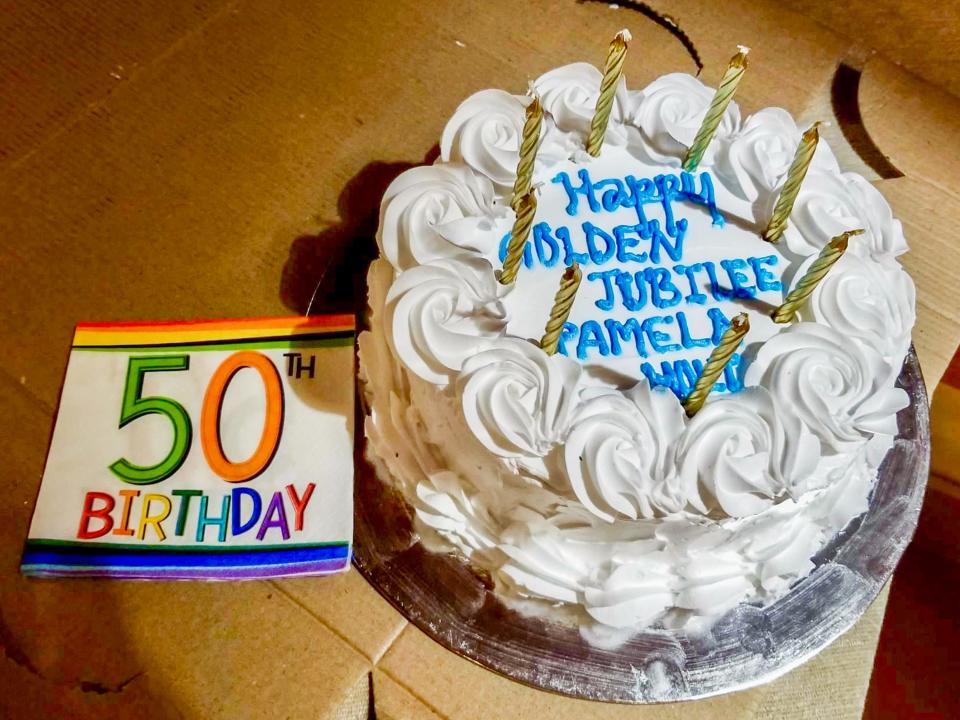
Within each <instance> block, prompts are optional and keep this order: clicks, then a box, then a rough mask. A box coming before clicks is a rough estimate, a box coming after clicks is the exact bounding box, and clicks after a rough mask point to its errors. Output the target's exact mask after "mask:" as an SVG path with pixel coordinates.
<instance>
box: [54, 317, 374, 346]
mask: <svg viewBox="0 0 960 720" xmlns="http://www.w3.org/2000/svg"><path fill="white" fill-rule="evenodd" d="M355 332H356V328H355V321H354V317H353V316H352V315H314V316H300V317H275V318H256V319H252V320H251V319H236V320H196V321H194V320H187V321H176V322H112V323H78V324H77V326H76V329H75V331H74V334H73V349H74V350H78V351H88V352H91V351H92V352H111V351H113V352H128V351H136V350H139V349H144V350H145V349H151V348H152V349H155V350H160V351H166V350H169V351H174V350H191V351H200V350H227V349H232V348H236V347H246V348H288V347H327V346H329V347H337V346H344V345H351V344H353V341H354V335H355Z"/></svg>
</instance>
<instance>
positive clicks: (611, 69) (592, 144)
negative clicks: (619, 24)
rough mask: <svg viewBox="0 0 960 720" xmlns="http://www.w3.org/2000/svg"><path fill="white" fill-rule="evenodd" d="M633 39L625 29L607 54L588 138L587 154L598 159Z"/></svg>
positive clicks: (614, 40)
mask: <svg viewBox="0 0 960 720" xmlns="http://www.w3.org/2000/svg"><path fill="white" fill-rule="evenodd" d="M632 39H633V38H632V37H631V35H630V31H629V30H627V29H623V30H621V31H620V32H618V33H617V35H616V37H614V38H613V42H611V43H610V50H609V51H608V52H607V62H606V64H605V65H604V67H603V80H602V81H601V82H600V95H599V96H598V97H597V107H596V109H595V110H594V111H593V119H592V120H591V121H590V136H589V137H588V138H587V152H588V153H590V154H591V155H593V157H598V156H599V155H600V148H601V147H602V146H603V136H604V135H606V134H607V123H609V122H610V111H611V110H613V98H614V96H615V95H616V94H617V83H619V82H620V76H621V75H622V74H623V61H624V60H625V59H626V57H627V43H629V42H630V41H631V40H632Z"/></svg>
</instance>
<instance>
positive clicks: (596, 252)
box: [499, 168, 783, 398]
mask: <svg viewBox="0 0 960 720" xmlns="http://www.w3.org/2000/svg"><path fill="white" fill-rule="evenodd" d="M552 182H553V183H554V184H556V185H558V186H560V187H561V188H562V189H563V191H564V193H565V195H566V205H565V208H564V210H565V212H566V214H567V215H568V216H569V217H571V218H577V217H578V216H580V215H581V214H584V213H589V214H590V220H584V221H583V222H580V223H579V224H571V225H565V224H564V225H558V226H557V227H552V226H551V225H550V223H548V222H538V223H535V224H534V226H533V228H532V231H531V237H530V239H529V240H528V241H527V243H526V246H525V247H524V252H523V264H524V265H525V266H526V267H528V268H532V267H534V266H535V265H538V264H539V265H541V266H543V267H547V268H549V267H553V266H555V265H557V264H561V263H562V264H563V265H565V266H568V265H572V264H573V263H574V262H576V263H578V264H579V265H582V266H585V267H588V268H590V267H591V266H592V268H591V270H590V271H589V272H586V274H585V277H584V279H585V280H586V282H587V283H593V284H594V285H596V286H599V287H598V288H597V290H598V291H597V292H594V293H593V296H594V297H597V299H595V300H594V301H593V305H594V306H595V307H596V308H597V310H599V311H601V312H602V313H603V315H602V316H600V317H598V318H597V319H590V320H585V321H583V322H581V323H570V322H568V323H566V324H565V325H564V328H563V332H562V334H561V336H560V341H559V344H558V348H557V349H558V352H560V353H561V354H564V355H570V356H573V355H575V356H576V357H577V358H578V359H580V360H589V359H590V358H591V357H598V356H609V355H613V356H620V355H621V354H623V353H624V352H625V351H626V352H627V353H628V354H630V355H633V354H635V355H636V356H638V357H639V358H641V359H646V358H650V357H651V356H654V355H667V354H670V353H676V352H682V351H689V350H693V349H697V348H705V350H704V360H705V359H706V357H707V356H708V355H709V350H710V349H711V348H712V347H715V346H716V345H718V344H719V342H720V337H721V336H722V334H723V332H724V330H726V328H727V327H728V326H729V324H730V316H732V315H734V314H736V312H731V313H729V315H728V314H727V313H724V312H723V311H722V310H721V309H720V308H719V307H715V306H716V305H721V304H724V303H730V302H735V301H736V300H744V299H751V298H755V297H756V296H757V295H758V294H759V293H764V292H779V291H782V289H783V285H782V283H781V282H780V280H779V277H778V274H776V273H774V272H772V271H771V269H772V268H774V267H775V266H776V265H777V264H778V262H779V256H778V255H775V254H770V255H758V256H748V257H730V258H718V259H717V261H716V262H714V261H703V262H687V263H684V262H683V258H684V250H685V244H686V242H687V240H688V237H687V235H688V230H689V228H690V224H689V222H688V220H687V218H685V217H681V216H680V213H679V212H678V209H679V208H680V207H681V205H680V204H681V203H684V204H687V205H692V206H695V207H699V208H701V209H702V210H705V211H706V212H707V213H708V214H709V216H710V218H711V224H712V225H713V226H714V227H715V228H717V229H718V230H720V229H722V228H723V227H724V224H725V220H724V217H723V215H722V214H721V213H720V211H719V210H718V209H717V204H716V197H715V192H714V185H713V180H712V179H711V177H710V174H709V173H706V172H703V173H700V174H699V175H698V176H697V177H694V175H693V174H691V173H688V172H681V173H679V174H669V173H664V174H660V175H657V176H656V177H653V178H636V177H634V176H632V175H627V176H625V177H623V178H616V177H611V178H603V179H599V180H594V179H593V178H592V177H591V176H590V171H589V170H588V169H586V168H581V169H580V170H579V172H578V173H577V176H576V178H572V177H571V176H570V174H569V173H567V172H560V173H558V174H557V175H556V176H555V177H554V178H553V180H552ZM624 209H626V210H629V211H631V213H632V214H633V215H635V217H636V222H634V218H633V217H630V218H629V222H626V223H624V222H622V221H621V224H618V225H614V226H612V227H611V226H610V225H609V224H607V225H604V224H603V223H602V222H601V221H602V217H603V215H604V214H605V213H614V212H619V211H621V210H624ZM651 211H653V212H651ZM654 214H656V215H657V216H658V217H652V215H654ZM598 216H599V217H598ZM622 217H623V215H622V213H621V214H620V218H622ZM510 237H511V236H510V234H509V233H508V234H507V235H506V236H505V237H504V238H503V239H502V240H501V242H500V248H499V251H500V252H499V255H500V259H501V261H502V260H503V259H504V258H505V257H506V254H507V248H508V245H509V242H510ZM700 241H701V242H708V240H707V239H705V238H701V239H700ZM608 265H612V267H609V268H605V267H604V266H608ZM681 304H682V305H681ZM677 306H681V307H677ZM709 306H714V307H709ZM671 309H672V310H671ZM664 310H670V311H669V312H666V313H664V312H662V311H664ZM690 312H701V313H704V314H705V315H706V318H705V319H706V321H707V323H708V324H709V328H710V330H709V332H703V333H702V334H701V336H697V335H696V334H694V333H693V332H692V331H691V327H696V326H701V327H702V326H704V325H705V324H707V323H703V322H699V323H692V322H691V321H690V318H689V317H688V313H690ZM640 313H645V316H640V315H639V314H640ZM739 362H740V357H739V355H735V356H734V357H733V359H732V361H731V362H730V363H729V364H728V366H727V368H726V371H725V382H724V383H718V384H717V385H716V386H715V387H716V389H717V390H719V391H734V390H737V389H739V388H740V382H739V380H738V377H737V368H738V365H739ZM702 369H703V365H702V362H701V361H699V360H692V361H690V360H687V359H675V360H663V361H661V362H660V368H659V369H657V368H655V367H654V365H653V364H652V363H650V362H642V363H641V371H642V372H643V374H644V375H645V376H646V377H647V379H648V380H649V381H650V383H651V385H664V386H667V387H669V388H670V389H671V390H673V391H674V392H675V393H676V394H677V395H678V396H679V397H681V398H682V397H685V396H686V395H687V393H689V392H690V390H691V389H692V388H693V386H694V384H695V383H696V380H697V377H699V375H700V373H701V371H702Z"/></svg>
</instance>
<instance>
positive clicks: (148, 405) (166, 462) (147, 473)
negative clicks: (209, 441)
mask: <svg viewBox="0 0 960 720" xmlns="http://www.w3.org/2000/svg"><path fill="white" fill-rule="evenodd" d="M189 369H190V356H189V355H163V356H156V355H153V356H144V357H131V358H130V364H129V365H127V381H126V383H125V385H124V388H123V404H122V405H121V407H120V427H121V428H122V427H124V426H126V425H128V424H129V423H131V422H133V421H134V420H136V419H137V418H139V417H143V416H144V415H155V414H157V415H166V416H167V417H168V418H169V419H170V422H172V423H173V447H172V448H170V452H169V453H168V454H167V457H166V458H165V459H163V460H161V461H160V462H159V463H157V464H156V465H149V466H143V465H134V464H133V463H132V462H130V461H129V460H127V459H126V458H120V459H119V460H117V461H116V462H115V463H113V464H112V465H111V466H110V470H111V471H112V472H113V474H114V475H116V476H117V477H119V478H120V479H121V480H123V481H124V482H128V483H133V484H134V485H151V484H153V483H158V482H160V481H161V480H166V479H167V478H168V477H170V476H171V475H173V474H174V473H175V472H176V471H177V470H179V469H180V466H181V465H183V461H184V460H186V459H187V453H189V452H190V443H191V442H192V440H193V426H192V425H191V424H190V416H189V415H188V414H187V411H186V410H185V409H184V407H183V405H181V404H180V403H178V402H177V401H176V400H171V399H170V398H165V397H145V398H144V397H140V393H141V392H143V376H144V375H145V374H146V373H148V372H156V371H160V370H189Z"/></svg>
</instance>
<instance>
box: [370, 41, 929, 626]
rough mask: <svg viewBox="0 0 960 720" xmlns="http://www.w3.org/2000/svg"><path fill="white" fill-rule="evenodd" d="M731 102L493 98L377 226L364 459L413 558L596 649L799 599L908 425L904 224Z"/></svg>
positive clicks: (551, 81)
mask: <svg viewBox="0 0 960 720" xmlns="http://www.w3.org/2000/svg"><path fill="white" fill-rule="evenodd" d="M621 37H622V36H621ZM744 52H745V51H744ZM743 54H744V53H741V56H742V55H743ZM621 62H622V60H621ZM741 65H743V63H741ZM610 79H612V82H608V80H610ZM722 92H723V86H722V85H721V90H720V91H719V92H715V91H714V90H713V89H711V88H708V87H706V86H705V85H704V84H703V83H702V82H700V80H698V79H697V78H694V77H692V76H689V75H685V74H670V75H665V76H663V77H661V78H659V79H657V80H655V81H654V82H653V83H651V84H650V85H649V86H647V87H646V88H644V89H643V90H640V91H631V90H628V89H627V87H626V84H625V82H624V80H623V77H622V74H620V72H619V68H617V69H616V72H615V73H614V74H611V72H610V60H609V58H608V66H607V68H606V71H605V72H603V73H602V72H601V71H600V70H598V69H597V68H595V67H593V66H592V65H589V64H585V63H576V64H572V65H568V66H565V67H561V68H557V69H555V70H552V71H550V72H547V73H546V74H544V75H543V76H541V77H540V78H538V79H537V80H536V81H535V82H533V83H532V85H531V92H530V93H529V94H527V95H513V94H510V93H508V92H504V91H502V90H483V91H480V92H478V93H476V94H474V95H472V96H471V97H469V98H468V99H467V100H465V101H464V102H463V103H462V104H461V105H460V106H459V107H458V108H457V109H456V111H455V112H454V113H453V116H452V118H451V119H450V121H449V122H448V123H447V125H446V128H445V129H444V131H443V134H442V137H441V141H440V157H439V159H438V160H437V161H436V163H435V164H434V165H432V166H426V167H417V168H414V169H412V170H408V171H407V172H405V173H403V174H402V175H401V176H399V177H398V178H397V179H396V180H395V181H394V182H393V184H392V185H390V187H389V189H388V190H387V191H386V193H385V195H384V197H383V201H382V206H381V216H380V229H379V233H378V238H377V240H378V243H379V248H380V257H379V258H378V259H377V260H375V261H374V262H373V264H372V266H371V267H370V270H369V275H368V283H369V317H368V325H369V330H368V331H367V332H365V333H364V334H363V335H362V336H361V337H360V341H359V342H360V368H361V381H362V385H363V390H364V397H365V400H366V407H367V413H368V414H367V417H366V425H365V431H366V436H367V440H368V443H367V454H368V457H369V459H370V461H371V462H372V463H373V465H374V466H375V467H376V469H377V471H378V475H379V477H380V478H381V480H382V481H384V482H386V483H389V484H390V485H392V486H393V487H395V488H396V489H397V490H398V491H399V492H400V493H401V494H402V496H403V497H404V499H405V500H406V502H407V504H408V505H409V506H410V507H411V508H412V513H413V517H414V523H415V528H416V530H417V532H418V534H419V536H420V539H421V541H422V542H423V543H424V545H425V546H426V547H427V548H428V549H430V550H433V551H437V552H455V553H458V554H459V555H460V556H462V557H463V559H464V561H465V562H468V563H469V564H470V565H472V566H474V567H475V568H478V569H480V570H482V571H484V572H485V573H487V574H489V576H490V577H492V579H493V581H494V585H495V592H496V593H497V594H498V596H499V597H500V598H501V599H502V600H503V601H504V602H506V603H507V604H508V605H509V606H511V607H513V608H516V609H519V610H521V611H523V612H530V613H546V614H548V615H549V616H550V617H551V618H556V619H558V620H560V621H568V622H573V623H576V624H577V625H578V626H579V627H580V629H581V632H582V633H583V634H584V636H585V637H587V638H588V639H589V640H591V641H592V642H596V643H610V642H617V641H619V640H620V639H623V638H625V637H628V636H629V635H630V634H631V633H634V632H636V631H638V630H641V629H643V628H646V627H649V626H651V625H656V626H660V627H668V628H670V627H681V626H683V627H692V626H695V625H697V624H700V625H703V624H708V623H710V622H712V621H713V620H714V619H716V618H717V617H719V616H720V615H722V614H723V613H724V612H726V611H727V610H729V609H731V608H732V607H734V606H735V605H737V604H738V603H742V602H746V603H758V604H767V603H770V602H773V601H775V600H777V599H778V598H780V597H782V596H783V595H784V594H785V593H787V592H789V590H790V588H791V587H792V586H793V585H795V583H796V582H797V581H798V580H800V579H802V578H803V577H804V576H806V575H807V574H809V572H810V571H811V570H812V569H813V567H814V562H813V558H814V557H815V556H816V555H817V553H818V552H819V551H820V550H821V549H822V548H824V547H825V545H826V544H827V543H828V542H829V541H830V540H831V539H832V538H833V537H834V536H836V535H837V533H839V532H841V531H842V530H843V529H844V528H845V527H846V526H847V525H848V524H849V523H850V521H851V520H853V519H854V518H856V517H857V516H859V515H860V514H861V513H863V512H864V511H865V510H866V509H867V504H868V496H869V494H870V491H871V488H872V485H873V483H874V481H875V480H876V477H877V470H878V467H879V465H880V463H881V461H882V459H883V457H884V456H885V454H886V452H887V450H888V449H889V448H890V447H891V444H892V442H893V438H894V436H895V435H896V433H897V423H896V414H897V411H898V410H900V409H902V408H904V407H905V406H906V405H907V404H908V399H907V396H906V394H905V393H904V391H903V390H901V389H899V388H897V387H896V380H897V377H898V375H899V372H900V369H901V366H902V364H903V360H904V357H905V355H906V353H907V351H908V348H909V345H910V334H911V329H912V326H913V323H914V286H913V283H912V281H911V279H910V277H909V276H908V275H907V274H906V272H905V271H904V270H903V268H902V267H901V266H900V264H899V263H898V261H897V257H898V256H899V255H901V254H902V253H904V252H905V251H906V250H907V246H906V243H905V240H904V236H903V232H902V229H901V225H900V222H899V221H898V220H896V219H895V218H894V217H893V216H892V214H891V211H890V208H889V206H888V205H887V203H886V202H885V200H884V199H883V197H882V196H881V195H880V193H879V192H878V191H877V190H876V189H875V188H874V187H873V186H872V185H871V184H870V183H869V182H867V181H866V180H865V179H864V178H863V177H861V176H859V175H856V174H853V173H845V172H842V171H841V169H840V168H839V166H838V164H837V161H836V159H835V157H834V156H833V154H832V153H831V151H830V150H829V148H828V147H827V145H826V143H825V142H822V141H819V142H817V141H816V138H815V137H814V142H812V143H810V142H809V141H810V137H811V135H810V132H808V133H802V132H801V128H798V126H797V124H796V123H795V121H794V119H793V118H792V117H791V116H790V115H789V114H788V113H787V112H786V111H784V110H781V109H778V108H766V109H763V110H760V111H759V112H757V113H755V114H753V115H751V116H749V117H742V116H741V114H740V111H739V109H738V107H737V105H736V104H735V103H733V102H731V101H729V98H725V99H724V102H718V100H717V98H718V96H719V95H720V94H721V93H722ZM534 98H535V99H534ZM604 105H606V107H605V108H604V112H605V113H606V115H607V117H606V118H604V119H603V121H601V122H599V123H598V122H597V121H596V120H595V115H596V114H598V113H599V111H600V109H601V108H602V107H603V106H604ZM714 111H717V112H714ZM711 113H714V115H715V118H714V123H713V124H714V127H713V128H712V129H711V130H710V131H709V133H708V138H707V140H708V141H707V142H706V143H701V142H700V141H701V140H702V136H703V134H704V133H703V128H704V127H705V125H706V124H707V120H708V119H709V116H710V114H711ZM531 128H533V131H532V134H531ZM815 129H816V128H814V129H813V131H814V134H815ZM531 140H532V141H533V142H530V141H531ZM804 142H807V146H806V148H804V147H803V144H804ZM698 143H699V148H697V146H698ZM531 146H533V153H534V154H531ZM695 150H696V154H698V155H699V157H694V158H692V159H691V154H692V153H694V151H695ZM804 150H806V151H807V153H806V154H807V156H806V157H805V158H803V157H801V156H802V155H803V154H804ZM525 160H526V162H524V161H525ZM801 164H802V165H803V171H802V172H799V173H797V172H796V168H798V167H799V166H800V165H801ZM524 174H526V177H521V178H520V180H518V177H519V176H522V175H524ZM804 175H805V176H804ZM798 176H799V179H798ZM799 180H802V183H799V185H797V183H798V182H799ZM791 184H792V185H794V186H795V187H793V188H791ZM788 194H792V195H793V197H792V198H790V202H789V203H787V205H788V207H786V208H784V207H783V205H784V202H783V200H782V198H785V197H786V196H787V195H788ZM784 210H785V211H786V213H785V214H784ZM778 213H779V215H780V222H779V225H778V224H777V215H778ZM765 238H767V239H765ZM839 241H842V243H841V242H839ZM832 249H833V250H837V249H839V250H838V252H836V253H835V256H834V257H832V258H831V257H829V256H830V253H831V250H832ZM843 250H845V252H843ZM825 259H826V260H827V261H828V262H827V263H826V264H827V266H828V270H829V271H828V272H825V273H824V272H822V268H823V266H824V262H825ZM574 268H575V270H574ZM818 269H820V270H821V272H819V273H818V272H816V271H817V270H818ZM574 275H575V276H576V277H574ZM811 278H813V282H810V280H811ZM804 283H806V285H804ZM578 284H579V285H578ZM804 287H806V289H805V290H804V291H803V292H800V296H802V297H800V296H797V295H796V294H793V295H791V293H793V292H794V291H798V292H799V290H798V288H799V289H800V290H802V289H803V288H804ZM811 288H812V289H811ZM565 292H566V296H564V293H565ZM565 297H566V299H564V298H565ZM798 297H799V299H798ZM791 298H792V300H791ZM571 301H572V304H571ZM791 303H792V304H791ZM785 309H786V310H789V312H786V313H784V310H785ZM774 316H778V317H777V318H776V321H775V319H774ZM548 319H549V321H550V322H548ZM551 322H552V323H553V325H552V332H551V328H550V327H548V326H549V325H550V323H551ZM746 328H749V329H748V330H746ZM545 329H546V332H545ZM734 331H736V332H734ZM744 331H746V332H745V334H743V333H744ZM725 345H726V346H727V347H728V352H726V353H725V354H724V353H722V352H720V351H721V350H722V349H723V348H724V346H725ZM718 355H724V357H723V358H721V359H722V361H723V362H722V363H721V364H720V365H718V364H717V362H716V361H717V357H718ZM710 368H713V375H714V377H713V380H712V384H710V383H704V381H703V377H704V376H705V375H707V374H708V373H709V372H710ZM698 382H699V385H698ZM697 393H699V394H700V395H701V396H702V397H701V398H700V401H699V402H692V398H693V397H694V396H695V395H697ZM707 393H709V396H707Z"/></svg>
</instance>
